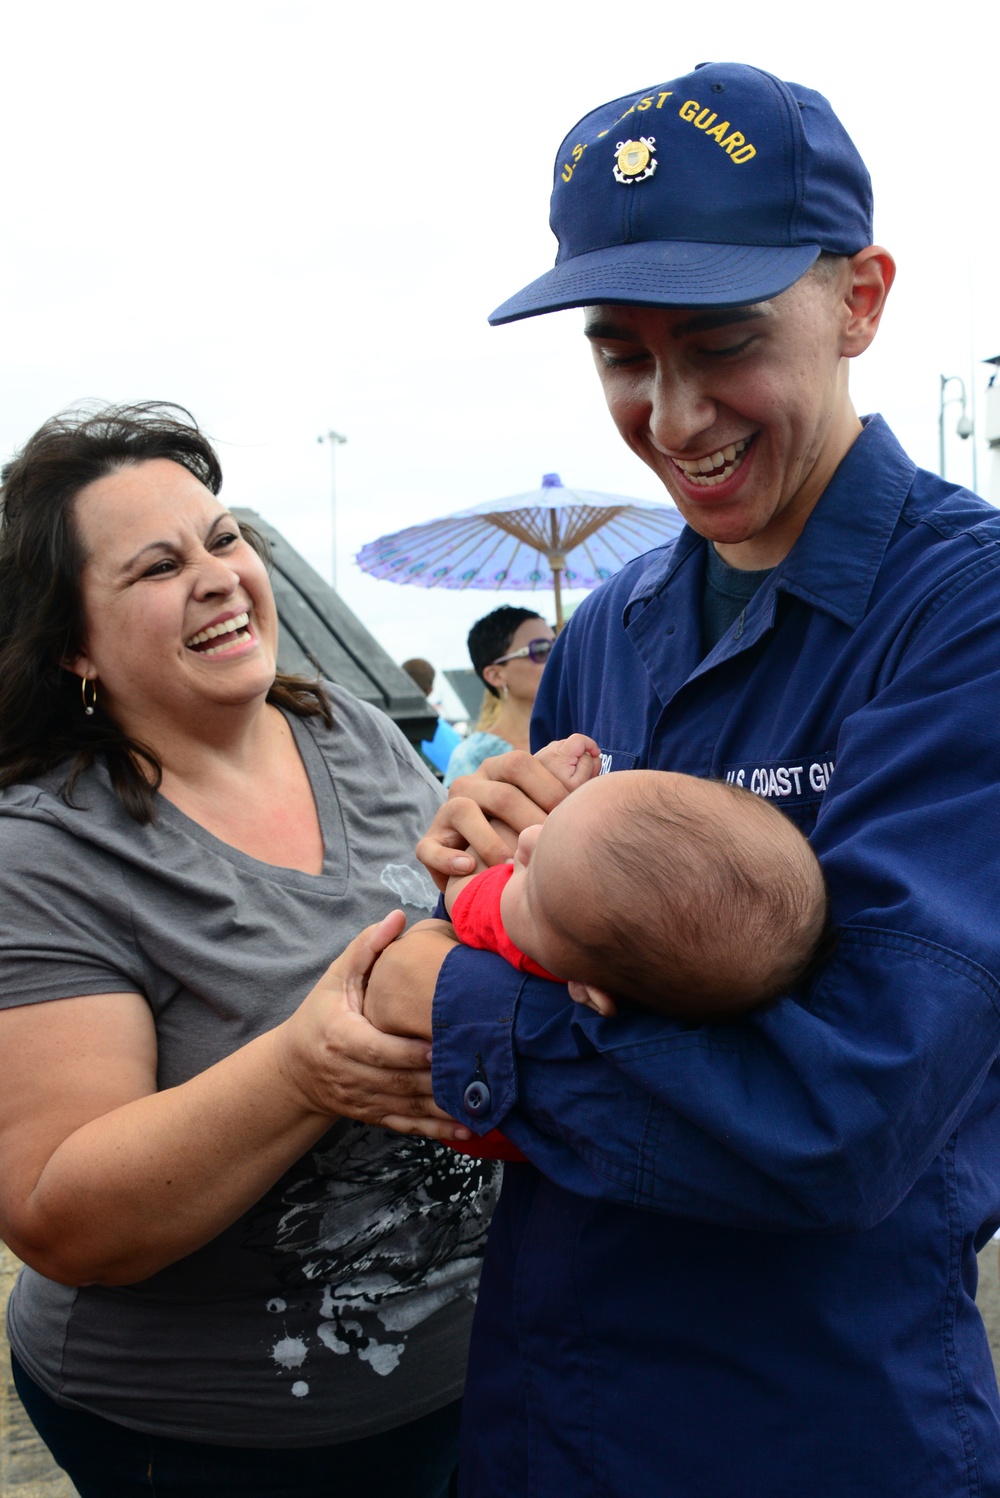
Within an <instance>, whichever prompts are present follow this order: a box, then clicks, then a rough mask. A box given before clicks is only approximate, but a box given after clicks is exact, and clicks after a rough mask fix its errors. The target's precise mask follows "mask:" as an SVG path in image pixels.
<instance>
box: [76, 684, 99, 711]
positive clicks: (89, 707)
mask: <svg viewBox="0 0 1000 1498" xmlns="http://www.w3.org/2000/svg"><path fill="white" fill-rule="evenodd" d="M88 682H90V688H91V693H92V695H91V699H90V701H89V702H88V701H87V683H88ZM80 700H81V702H82V703H83V710H84V712H85V713H86V714H87V717H88V718H92V717H93V716H94V708H95V707H96V706H97V682H96V681H91V680H90V677H89V676H81V677H80Z"/></svg>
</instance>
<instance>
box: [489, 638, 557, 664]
mask: <svg viewBox="0 0 1000 1498" xmlns="http://www.w3.org/2000/svg"><path fill="white" fill-rule="evenodd" d="M555 643H556V642H555V640H529V641H528V643H527V645H522V646H521V649H520V650H512V651H511V653H510V655H502V656H500V658H499V660H495V661H494V662H493V665H494V666H506V664H507V662H508V661H522V660H524V657H525V656H527V657H528V660H529V661H534V663H535V665H536V666H540V665H541V664H542V662H543V661H544V660H546V658H547V657H548V653H549V651H550V650H551V649H552V647H553V645H554V644H555Z"/></svg>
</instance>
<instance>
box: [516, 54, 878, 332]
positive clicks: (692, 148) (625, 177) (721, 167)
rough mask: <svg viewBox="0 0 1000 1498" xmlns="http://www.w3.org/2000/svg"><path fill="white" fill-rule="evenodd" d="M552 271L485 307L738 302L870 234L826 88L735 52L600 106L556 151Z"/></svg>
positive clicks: (861, 175)
mask: <svg viewBox="0 0 1000 1498" xmlns="http://www.w3.org/2000/svg"><path fill="white" fill-rule="evenodd" d="M549 223H550V224H551V226H552V231H553V233H554V234H555V236H556V238H557V240H558V241H559V253H558V254H557V256H556V263H555V267H554V269H552V270H550V271H548V272H547V273H546V274H545V275H544V276H540V277H539V278H538V280H537V281H532V283H531V285H530V286H526V287H525V288H524V290H523V291H519V292H518V293H517V295H516V296H512V297H511V298H510V300H509V301H506V302H504V303H503V305H502V306H500V307H498V308H497V309H496V311H495V312H494V313H492V314H491V316H490V322H491V323H505V322H514V321H515V320H516V319H517V318H520V317H534V316H535V315H536V314H538V313H540V312H556V311H558V310H560V309H561V308H564V307H586V306H593V305H594V304H595V303H618V304H625V305H633V306H635V305H639V306H654V307H738V306H741V305H744V304H747V303H750V302H760V301H765V300H766V299H767V298H769V297H773V296H777V295H778V294H779V292H782V291H784V290H785V289H786V288H787V287H789V286H791V285H792V284H793V282H795V281H797V280H798V279H799V277H800V276H803V275H805V273H806V271H807V270H808V269H809V267H810V266H811V265H812V264H813V262H814V261H815V260H816V259H817V258H818V257H819V255H820V253H821V252H822V251H823V250H827V251H830V252H831V253H832V254H835V255H854V254H856V253H857V252H858V250H862V249H864V248H865V246H866V245H869V244H871V242H872V186H871V179H870V178H869V176H868V171H867V168H866V167H865V164H864V162H863V161H862V160H861V157H860V156H859V155H858V152H857V149H856V148H855V146H854V144H853V142H852V141H851V138H850V136H849V135H848V134H847V131H846V130H845V129H844V127H843V125H842V124H841V123H840V121H839V120H838V119H837V116H836V115H835V114H834V112H833V110H832V109H831V108H830V105H829V104H828V103H827V101H826V99H824V98H823V96H822V94H817V93H815V92H814V91H813V90H812V89H809V88H802V87H800V85H799V84H797V83H783V82H782V81H781V79H780V78H775V77H773V76H772V75H771V74H770V73H765V72H763V71H762V70H761V69H760V68H753V67H748V66H747V65H746V64H744V63H732V62H712V63H702V64H701V65H700V66H699V67H697V68H695V70H694V72H693V73H686V74H685V75H684V76H683V77H681V78H674V79H673V80H672V81H670V82H669V83H662V84H657V86H656V87H655V88H649V89H646V90H645V92H644V93H641V94H629V95H626V96H625V97H624V98H622V99H614V100H612V102H611V103H610V104H602V105H601V107H600V108H599V109H595V110H593V111H592V113H590V114H588V115H585V116H584V118H583V119H582V120H581V121H580V123H579V124H578V125H577V126H575V127H574V129H573V130H571V131H570V133H569V135H567V137H566V139H565V141H564V142H563V144H562V147H561V148H560V151H559V155H558V156H557V157H556V164H555V173H554V186H553V189H552V210H551V213H550V216H549Z"/></svg>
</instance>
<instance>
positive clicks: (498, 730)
mask: <svg viewBox="0 0 1000 1498" xmlns="http://www.w3.org/2000/svg"><path fill="white" fill-rule="evenodd" d="M554 640H555V634H554V633H553V631H552V629H551V628H550V626H549V625H548V624H546V622H545V620H544V619H541V618H539V616H538V615H537V614H536V613H535V612H534V611H533V610H532V609H519V608H513V607H511V606H510V605H509V604H503V605H502V606H501V607H500V608H498V609H494V610H493V612H492V613H491V614H486V615H485V617H484V618H482V619H477V620H476V622H475V624H474V625H473V626H472V628H471V629H470V630H469V638H468V647H469V658H470V660H471V661H472V664H473V667H474V668H475V672H476V675H477V676H478V677H479V679H480V681H481V682H482V683H483V686H484V687H485V688H486V691H485V693H484V694H483V706H482V710H481V711H480V714H479V721H478V722H477V724H476V726H475V729H474V730H473V731H472V733H470V734H469V736H468V738H466V739H463V740H462V742H461V743H460V744H458V745H457V746H456V748H455V749H454V751H453V752H452V756H451V759H450V760H449V761H448V768H447V770H446V771H445V776H444V783H445V785H446V786H448V785H450V784H451V782H452V781H453V780H454V779H455V778H456V776H458V775H471V774H472V772H473V770H477V769H478V768H479V766H480V765H481V764H482V762H483V760H484V759H489V758H490V756H491V755H494V754H506V753H507V752H508V750H510V749H527V748H528V725H529V723H530V721H531V709H532V707H533V706H534V702H535V693H536V692H537V691H538V684H539V682H540V681H541V679H542V667H543V666H544V665H545V662H546V661H547V659H548V656H549V651H550V650H551V649H552V644H553V641H554Z"/></svg>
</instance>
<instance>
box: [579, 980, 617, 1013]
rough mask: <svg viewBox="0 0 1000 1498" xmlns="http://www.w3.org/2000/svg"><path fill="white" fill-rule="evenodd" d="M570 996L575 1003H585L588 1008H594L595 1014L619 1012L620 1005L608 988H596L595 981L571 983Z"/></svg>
mask: <svg viewBox="0 0 1000 1498" xmlns="http://www.w3.org/2000/svg"><path fill="white" fill-rule="evenodd" d="M569 996H570V998H571V999H572V1000H573V1002H574V1004H584V1005H586V1007H587V1008H588V1009H593V1011H594V1013H595V1014H603V1015H604V1016H605V1017H609V1016H611V1015H612V1014H617V1013H618V1005H617V1004H616V1003H615V1001H614V999H613V998H612V997H611V995H610V994H609V993H608V992H607V990H606V989H604V988H596V987H595V986H594V984H593V983H571V984H570V985H569Z"/></svg>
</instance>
